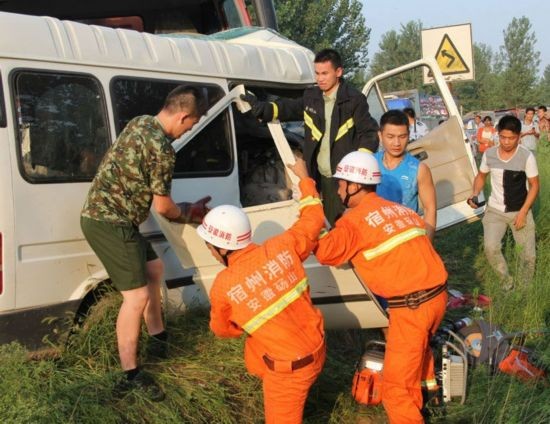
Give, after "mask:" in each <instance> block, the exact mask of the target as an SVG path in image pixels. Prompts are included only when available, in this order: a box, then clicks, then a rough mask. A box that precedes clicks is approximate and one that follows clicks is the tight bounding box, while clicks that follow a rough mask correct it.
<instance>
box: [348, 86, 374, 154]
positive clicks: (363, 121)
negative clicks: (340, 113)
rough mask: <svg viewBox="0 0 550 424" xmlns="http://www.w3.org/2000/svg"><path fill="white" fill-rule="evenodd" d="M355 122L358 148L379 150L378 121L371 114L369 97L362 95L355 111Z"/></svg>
mask: <svg viewBox="0 0 550 424" xmlns="http://www.w3.org/2000/svg"><path fill="white" fill-rule="evenodd" d="M353 122H354V125H355V127H356V134H355V136H356V137H357V146H358V147H357V150H368V151H369V152H371V153H375V152H376V151H377V150H378V144H379V140H378V123H377V122H376V120H375V119H374V118H373V117H372V116H371V115H370V112H369V104H368V103H367V98H366V97H365V96H364V95H361V99H360V100H359V102H358V104H357V107H356V108H355V111H354V113H353Z"/></svg>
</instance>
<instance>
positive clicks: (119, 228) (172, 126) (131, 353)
mask: <svg viewBox="0 0 550 424" xmlns="http://www.w3.org/2000/svg"><path fill="white" fill-rule="evenodd" d="M204 111H205V106H204V100H203V98H202V95H201V93H200V91H199V90H198V89H196V88H194V87H189V86H179V87H176V88H175V89H174V90H173V91H171V92H170V93H169V94H168V96H167V98H166V100H165V103H164V106H163V108H162V110H161V111H160V112H159V113H158V114H157V115H156V116H148V115H144V116H138V117H136V118H134V119H132V120H131V121H130V122H129V123H128V125H127V126H126V128H124V130H123V131H122V133H121V134H120V135H119V137H118V138H117V140H116V141H115V143H114V144H113V145H112V146H111V148H110V149H109V151H108V152H107V153H106V155H105V157H104V158H103V161H102V162H101V164H100V166H99V169H98V171H97V174H96V176H95V178H94V180H93V182H92V185H91V187H90V191H89V193H88V197H87V199H86V202H85V204H84V207H83V209H82V214H81V221H80V222H81V227H82V231H83V233H84V236H85V237H86V239H87V241H88V243H89V244H90V246H91V247H92V249H93V250H94V252H95V253H96V255H97V256H98V258H99V259H100V260H101V262H102V263H103V265H104V266H105V269H106V271H107V272H108V274H109V277H110V279H111V281H112V283H113V285H114V286H115V287H116V288H117V290H119V291H120V292H121V294H122V298H123V301H122V305H121V307H120V311H119V314H118V318H117V323H116V334H117V341H118V351H119V356H120V362H121V366H122V369H123V370H124V371H125V372H126V377H127V378H126V381H123V382H121V384H120V385H119V387H118V389H119V390H121V391H122V392H126V391H129V390H141V391H142V392H144V393H145V395H146V396H148V397H149V398H150V399H151V400H162V399H163V398H164V393H163V392H162V390H161V389H160V387H159V386H158V385H157V384H156V382H155V381H154V379H153V378H152V377H151V376H150V375H148V374H147V373H145V372H143V371H140V369H139V368H138V361H137V349H138V340H139V334H140V328H141V318H142V317H143V318H144V319H145V324H146V326H147V330H148V332H149V334H150V335H151V336H152V338H151V340H152V341H154V342H156V343H157V344H158V345H164V346H165V345H166V339H167V334H166V331H165V329H164V323H163V321H162V314H161V303H160V286H161V279H162V274H163V264H162V261H161V260H160V259H159V258H158V257H157V255H156V254H155V252H154V250H153V249H152V247H151V245H150V243H149V242H148V241H147V240H146V239H145V238H144V237H143V236H142V235H141V234H140V232H139V229H138V226H139V225H140V224H141V223H142V222H144V221H145V220H146V219H147V217H148V216H149V210H150V208H151V205H152V206H153V207H154V209H155V211H156V212H158V213H159V214H160V215H163V216H164V217H166V218H167V219H169V220H171V221H176V222H180V223H189V222H198V223H200V222H201V220H202V217H203V216H204V214H205V213H206V211H207V208H206V206H205V204H206V203H207V202H208V201H209V200H210V198H205V199H202V200H201V201H199V202H197V203H193V204H190V203H183V204H176V203H174V201H173V200H172V197H171V196H170V189H171V183H172V173H173V170H174V164H175V160H176V153H175V151H174V149H173V147H172V145H171V139H175V138H179V137H180V136H181V135H182V134H184V133H185V132H187V131H189V130H190V129H191V128H192V127H193V125H195V123H196V122H197V121H198V120H199V118H200V117H201V115H202V114H204ZM157 351H158V349H157Z"/></svg>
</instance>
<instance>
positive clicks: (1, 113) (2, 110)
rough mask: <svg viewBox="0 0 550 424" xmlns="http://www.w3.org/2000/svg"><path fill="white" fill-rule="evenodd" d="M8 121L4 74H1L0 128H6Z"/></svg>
mask: <svg viewBox="0 0 550 424" xmlns="http://www.w3.org/2000/svg"><path fill="white" fill-rule="evenodd" d="M7 126H8V120H7V117H6V103H5V99H4V84H2V74H1V73H0V128H6V127H7Z"/></svg>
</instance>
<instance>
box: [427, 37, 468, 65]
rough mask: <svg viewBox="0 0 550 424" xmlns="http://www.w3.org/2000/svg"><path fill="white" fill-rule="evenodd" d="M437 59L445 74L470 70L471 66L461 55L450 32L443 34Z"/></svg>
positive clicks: (436, 55)
mask: <svg viewBox="0 0 550 424" xmlns="http://www.w3.org/2000/svg"><path fill="white" fill-rule="evenodd" d="M435 60H437V64H438V65H439V68H440V69H441V72H442V73H443V75H452V74H462V73H466V72H470V68H468V65H466V62H465V61H464V59H463V58H462V56H461V55H460V53H459V51H458V49H457V48H456V47H455V45H454V43H453V42H452V40H451V38H450V37H449V35H448V34H445V35H444V36H443V39H442V40H441V44H440V45H439V48H438V49H437V53H436V54H435Z"/></svg>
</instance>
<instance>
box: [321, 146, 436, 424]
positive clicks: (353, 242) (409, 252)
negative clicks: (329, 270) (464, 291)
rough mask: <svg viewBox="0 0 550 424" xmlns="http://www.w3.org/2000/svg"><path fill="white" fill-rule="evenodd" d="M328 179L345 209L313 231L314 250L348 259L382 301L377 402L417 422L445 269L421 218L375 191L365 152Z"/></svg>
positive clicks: (374, 166) (372, 163)
mask: <svg viewBox="0 0 550 424" xmlns="http://www.w3.org/2000/svg"><path fill="white" fill-rule="evenodd" d="M334 178H337V179H338V195H339V196H340V198H341V199H342V201H343V202H344V205H346V207H347V208H349V209H348V211H347V212H346V213H345V214H344V215H343V216H342V217H341V218H340V219H339V220H338V221H336V225H335V227H334V228H333V229H332V230H331V231H330V232H328V233H327V232H325V233H324V234H321V238H320V240H319V245H318V248H317V250H316V252H315V255H316V256H317V259H318V260H319V261H320V262H321V263H323V264H328V265H341V264H343V263H346V262H347V261H350V260H351V262H352V263H353V265H354V266H355V269H356V270H357V272H358V273H359V275H360V277H361V279H362V280H363V282H364V283H365V284H367V285H368V286H369V288H371V289H372V291H373V292H375V293H378V294H380V295H381V296H383V297H385V298H387V299H388V305H389V308H390V312H389V331H388V336H387V341H386V354H385V358H384V371H383V383H382V402H383V404H384V408H385V409H386V412H387V414H388V417H389V420H390V423H392V424H404V423H422V422H424V419H423V417H422V413H421V409H422V393H421V389H420V382H421V379H422V376H423V375H427V374H429V368H430V367H433V356H432V352H431V349H430V347H429V345H428V342H429V339H430V337H431V336H432V335H433V334H434V333H435V331H436V330H437V328H438V327H439V324H440V322H441V320H442V319H443V315H444V313H445V306H446V303H447V291H446V280H447V271H446V270H445V266H444V265H443V262H442V261H441V258H440V257H439V255H438V254H437V253H436V252H435V250H434V248H433V247H432V243H431V242H430V240H429V238H428V237H427V235H426V227H425V224H424V221H423V220H422V219H421V218H420V217H419V216H418V215H417V214H416V213H415V212H413V211H412V210H411V209H408V208H406V207H405V206H402V205H400V204H398V203H394V202H390V201H388V200H384V199H382V198H381V197H379V196H377V195H376V184H379V183H380V178H381V177H380V169H379V167H378V163H377V161H376V159H375V157H374V156H373V155H372V154H370V153H366V152H352V153H349V154H348V155H346V156H345V157H344V158H343V159H342V160H341V161H340V163H339V164H338V167H337V168H336V173H335V174H334ZM432 373H433V371H432Z"/></svg>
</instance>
